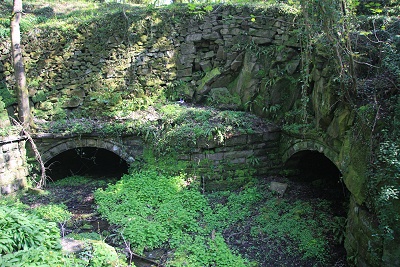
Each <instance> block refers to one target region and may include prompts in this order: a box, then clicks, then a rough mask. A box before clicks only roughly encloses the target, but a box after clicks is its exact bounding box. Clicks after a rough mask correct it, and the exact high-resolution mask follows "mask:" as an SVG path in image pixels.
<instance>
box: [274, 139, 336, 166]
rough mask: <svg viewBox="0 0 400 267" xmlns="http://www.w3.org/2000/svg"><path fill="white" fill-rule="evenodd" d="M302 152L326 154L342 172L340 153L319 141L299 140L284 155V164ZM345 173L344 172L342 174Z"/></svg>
mask: <svg viewBox="0 0 400 267" xmlns="http://www.w3.org/2000/svg"><path fill="white" fill-rule="evenodd" d="M301 151H317V152H320V153H322V154H324V156H325V157H327V158H328V159H329V160H330V161H331V162H332V163H333V164H334V165H335V166H336V167H337V168H338V170H339V171H340V172H342V170H341V168H340V164H339V162H338V158H339V153H338V152H336V151H334V150H333V149H331V148H330V147H329V146H327V145H325V144H324V143H322V142H320V141H317V140H297V141H295V142H294V143H293V144H291V145H290V146H289V148H288V149H286V151H285V152H284V153H283V155H282V162H283V163H285V162H287V161H288V159H290V157H292V156H293V155H294V154H296V153H298V152H301ZM342 173H343V172H342Z"/></svg>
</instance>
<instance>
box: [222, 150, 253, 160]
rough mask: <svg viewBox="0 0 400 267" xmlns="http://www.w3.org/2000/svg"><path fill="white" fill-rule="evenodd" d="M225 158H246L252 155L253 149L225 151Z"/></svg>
mask: <svg viewBox="0 0 400 267" xmlns="http://www.w3.org/2000/svg"><path fill="white" fill-rule="evenodd" d="M224 155H225V159H234V158H244V159H246V158H248V157H251V156H253V155H254V151H253V150H238V151H231V152H225V154H224Z"/></svg>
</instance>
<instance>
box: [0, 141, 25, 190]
mask: <svg viewBox="0 0 400 267" xmlns="http://www.w3.org/2000/svg"><path fill="white" fill-rule="evenodd" d="M25 142H26V141H25V140H24V139H22V138H20V137H18V136H9V137H5V138H0V195H7V194H10V193H13V192H15V191H17V190H19V189H21V188H23V187H25V186H26V177H27V175H28V168H27V164H26V150H25Z"/></svg>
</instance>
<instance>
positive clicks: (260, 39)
mask: <svg viewBox="0 0 400 267" xmlns="http://www.w3.org/2000/svg"><path fill="white" fill-rule="evenodd" d="M251 40H252V41H253V42H254V43H255V44H259V45H265V44H270V43H272V39H271V38H266V37H251Z"/></svg>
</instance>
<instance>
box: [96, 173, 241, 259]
mask: <svg viewBox="0 0 400 267" xmlns="http://www.w3.org/2000/svg"><path fill="white" fill-rule="evenodd" d="M186 178H187V177H184V176H182V175H176V176H165V175H162V174H160V173H158V172H156V171H150V170H149V171H143V172H138V173H133V174H130V175H126V176H124V177H123V178H122V179H121V180H120V181H119V182H117V183H116V184H115V185H112V186H109V187H108V188H107V189H106V190H102V189H99V190H98V191H96V193H95V198H96V202H97V203H98V205H99V211H100V212H101V213H102V214H103V215H104V216H105V217H106V218H107V219H108V220H109V221H110V222H111V223H114V224H116V225H118V226H119V229H120V234H121V236H122V237H123V238H124V239H126V240H127V241H129V243H130V246H131V249H132V250H133V251H135V252H136V253H138V254H142V253H143V251H144V250H152V249H155V248H158V247H167V248H169V249H171V250H174V251H175V252H174V257H173V258H172V259H170V260H169V261H168V262H167V266H187V265H189V266H212V265H213V264H216V265H218V266H245V261H244V260H243V259H242V258H241V257H239V256H237V255H235V254H233V253H232V252H231V251H230V250H229V248H228V246H227V245H226V243H225V242H224V239H223V238H222V236H220V235H216V236H214V237H210V235H211V233H212V230H213V229H212V228H210V227H208V226H207V221H205V219H204V217H205V216H206V214H209V213H211V210H210V208H209V207H208V204H207V200H206V198H205V197H204V196H203V195H201V194H200V193H199V192H198V191H197V189H196V188H195V187H191V186H190V182H189V181H188V180H186ZM202 221H204V223H202ZM202 225H204V226H202Z"/></svg>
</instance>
